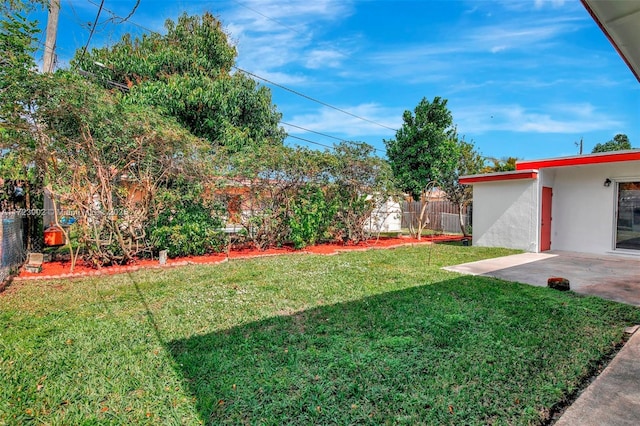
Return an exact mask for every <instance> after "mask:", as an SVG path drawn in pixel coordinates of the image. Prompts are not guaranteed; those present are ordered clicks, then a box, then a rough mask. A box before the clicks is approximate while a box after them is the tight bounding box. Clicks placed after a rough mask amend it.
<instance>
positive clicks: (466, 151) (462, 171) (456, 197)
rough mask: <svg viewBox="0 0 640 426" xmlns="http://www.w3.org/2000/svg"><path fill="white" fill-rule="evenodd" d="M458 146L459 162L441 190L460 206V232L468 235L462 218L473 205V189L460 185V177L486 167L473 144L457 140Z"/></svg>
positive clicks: (442, 181) (443, 182)
mask: <svg viewBox="0 0 640 426" xmlns="http://www.w3.org/2000/svg"><path fill="white" fill-rule="evenodd" d="M455 141H456V144H457V145H458V153H459V157H458V161H457V162H456V166H455V167H454V168H453V169H452V170H451V171H450V173H449V174H448V175H446V176H444V178H443V179H441V181H440V189H442V190H443V191H444V192H445V193H446V194H447V199H448V200H449V201H451V202H452V203H455V204H456V205H457V206H458V217H459V221H460V230H461V231H462V233H463V234H465V235H466V234H467V229H466V228H465V226H464V221H463V217H462V209H463V207H464V206H466V205H468V204H469V203H471V200H472V197H473V187H472V186H471V185H462V184H460V177H461V176H465V175H473V174H477V173H480V172H481V171H482V168H483V166H484V158H483V157H482V156H481V155H480V153H479V152H478V151H476V148H475V145H474V144H473V142H467V141H465V140H464V138H458V137H457V136H456V138H455Z"/></svg>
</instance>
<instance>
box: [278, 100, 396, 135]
mask: <svg viewBox="0 0 640 426" xmlns="http://www.w3.org/2000/svg"><path fill="white" fill-rule="evenodd" d="M340 109H343V110H345V111H347V112H349V113H351V114H353V115H357V116H358V117H362V118H366V119H367V120H370V121H364V120H361V119H358V118H356V117H353V116H350V115H347V114H344V113H342V112H340V111H337V110H335V109H331V108H328V107H322V108H320V109H319V110H318V111H316V112H314V113H310V114H300V115H295V116H293V117H292V118H291V119H289V120H287V121H288V122H290V123H291V124H295V125H296V126H300V127H304V128H306V129H309V130H314V131H317V132H322V133H327V134H330V135H336V134H338V135H344V137H346V138H357V137H359V136H368V135H383V137H393V135H394V131H393V130H391V129H387V128H384V127H381V126H379V125H377V124H374V123H379V124H382V125H384V126H386V127H390V128H392V129H397V128H399V127H400V126H401V124H402V122H401V116H402V111H400V110H398V109H396V108H387V107H383V106H381V105H379V104H376V103H366V104H360V105H355V106H344V107H340ZM372 122H374V123H372ZM288 130H289V131H290V132H291V133H292V134H304V133H305V132H304V131H302V130H299V129H288ZM385 135H386V136H385Z"/></svg>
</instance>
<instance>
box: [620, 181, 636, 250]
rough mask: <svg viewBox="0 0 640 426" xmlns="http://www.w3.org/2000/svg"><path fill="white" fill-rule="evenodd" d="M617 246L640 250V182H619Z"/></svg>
mask: <svg viewBox="0 0 640 426" xmlns="http://www.w3.org/2000/svg"><path fill="white" fill-rule="evenodd" d="M616 248H617V249H626V250H640V182H619V183H618V221H617V226H616Z"/></svg>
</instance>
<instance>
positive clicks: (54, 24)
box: [42, 0, 60, 73]
mask: <svg viewBox="0 0 640 426" xmlns="http://www.w3.org/2000/svg"><path fill="white" fill-rule="evenodd" d="M58 15H60V0H51V1H50V2H49V16H48V17H47V33H46V36H47V38H46V40H45V43H44V64H43V66H42V71H43V72H45V73H50V72H53V68H54V66H55V62H56V37H57V35H58Z"/></svg>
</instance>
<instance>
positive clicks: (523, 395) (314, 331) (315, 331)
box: [167, 277, 621, 425]
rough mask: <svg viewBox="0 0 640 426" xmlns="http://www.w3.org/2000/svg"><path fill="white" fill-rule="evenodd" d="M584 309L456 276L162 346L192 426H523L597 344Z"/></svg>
mask: <svg viewBox="0 0 640 426" xmlns="http://www.w3.org/2000/svg"><path fill="white" fill-rule="evenodd" d="M570 299H571V300H570ZM589 300H590V299H586V298H581V297H579V296H576V295H573V294H566V293H562V294H561V293H552V292H550V291H549V290H548V289H541V288H533V287H528V286H524V285H520V284H513V283H506V282H501V281H498V280H493V279H489V278H478V277H475V278H470V277H460V278H455V279H452V280H449V281H446V282H441V283H438V284H434V285H428V286H422V287H414V288H410V289H406V290H402V291H397V292H391V293H384V294H381V295H377V296H373V297H369V298H365V299H361V300H358V301H354V302H349V303H342V304H336V305H331V306H323V307H319V308H314V309H310V310H307V311H304V312H299V313H295V314H292V315H288V316H279V317H273V318H269V319H266V320H263V321H258V322H254V323H250V324H246V325H243V326H239V327H235V328H232V329H229V330H225V331H222V332H217V333H211V334H206V335H196V336H193V337H190V338H187V339H181V340H174V341H171V342H168V343H167V347H168V349H169V351H170V353H171V354H172V356H173V357H174V360H175V365H176V368H177V369H178V370H179V371H178V372H179V374H181V376H182V377H183V378H184V381H185V384H186V387H187V388H188V389H189V391H190V392H191V393H192V395H193V396H194V400H195V404H196V407H197V410H198V412H199V415H200V416H201V419H202V420H203V422H204V423H205V424H221V423H222V424H226V423H228V424H239V423H240V424H243V423H251V424H255V423H259V424H296V425H298V424H361V423H364V424H383V423H405V424H417V423H421V424H488V423H493V422H495V421H499V422H500V423H517V424H523V423H530V422H534V423H535V422H538V421H540V420H544V413H548V412H549V409H550V407H552V406H553V405H554V404H556V403H557V402H558V401H559V400H561V399H562V398H563V395H565V394H567V393H569V392H570V390H571V389H568V388H570V387H571V386H572V384H573V383H576V382H579V381H580V380H581V377H580V376H581V375H584V374H585V371H584V368H581V367H585V368H586V366H587V365H588V364H589V363H593V362H595V361H597V360H594V359H593V358H600V357H601V356H602V355H599V352H598V351H595V352H593V351H592V352H590V353H588V354H587V355H584V352H588V351H587V349H585V348H590V347H595V346H598V347H600V348H599V350H600V351H606V350H607V349H606V348H608V345H610V341H608V340H607V339H610V338H611V337H610V334H607V332H605V331H606V330H610V329H612V328H613V327H612V324H610V323H607V322H606V321H602V320H601V319H602V318H603V317H606V315H605V312H606V310H607V308H608V305H606V303H605V302H602V303H595V304H594V303H593V302H592V301H591V302H589ZM586 310H588V311H589V312H588V313H587V314H585V313H584V312H585V311H586ZM578 312H580V314H578ZM618 321H621V319H618ZM616 325H617V324H616ZM557 336H560V337H557ZM598 336H604V337H603V341H602V342H601V341H600V340H599V337H598ZM607 336H608V337H607ZM576 348H578V351H580V352H581V353H582V355H584V356H585V359H582V358H580V356H578V355H577V354H576V353H575V352H576ZM545 410H546V411H545ZM541 413H542V414H541Z"/></svg>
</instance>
